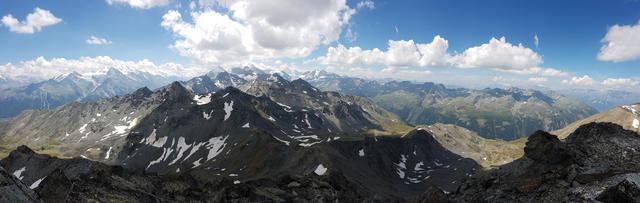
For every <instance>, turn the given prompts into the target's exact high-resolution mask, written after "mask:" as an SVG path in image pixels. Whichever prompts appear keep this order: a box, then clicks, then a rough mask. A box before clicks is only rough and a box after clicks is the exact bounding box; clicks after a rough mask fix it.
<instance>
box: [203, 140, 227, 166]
mask: <svg viewBox="0 0 640 203" xmlns="http://www.w3.org/2000/svg"><path fill="white" fill-rule="evenodd" d="M227 137H229V136H220V137H212V138H211V139H209V142H208V143H207V145H206V147H207V149H209V154H208V155H207V161H209V160H211V159H213V158H214V157H216V156H218V154H220V152H222V150H223V149H224V146H225V145H226V143H225V141H226V140H227Z"/></svg>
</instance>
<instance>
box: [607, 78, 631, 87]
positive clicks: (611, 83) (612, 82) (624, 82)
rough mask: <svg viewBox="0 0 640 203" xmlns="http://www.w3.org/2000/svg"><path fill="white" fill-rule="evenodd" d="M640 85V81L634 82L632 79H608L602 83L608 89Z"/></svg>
mask: <svg viewBox="0 0 640 203" xmlns="http://www.w3.org/2000/svg"><path fill="white" fill-rule="evenodd" d="M638 84H640V82H638V81H634V80H632V79H630V78H607V79H605V80H604V81H602V85H604V86H608V87H631V86H636V85H638Z"/></svg>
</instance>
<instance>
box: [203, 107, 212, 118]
mask: <svg viewBox="0 0 640 203" xmlns="http://www.w3.org/2000/svg"><path fill="white" fill-rule="evenodd" d="M212 115H213V109H212V110H211V112H209V113H208V114H207V112H204V111H203V112H202V117H204V119H207V120H209V119H211V116H212Z"/></svg>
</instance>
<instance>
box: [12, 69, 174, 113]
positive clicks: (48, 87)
mask: <svg viewBox="0 0 640 203" xmlns="http://www.w3.org/2000/svg"><path fill="white" fill-rule="evenodd" d="M177 79H178V78H175V77H164V76H159V75H154V74H150V73H147V72H122V71H120V70H118V69H116V68H110V69H107V70H105V71H104V72H103V73H97V74H84V75H82V74H79V73H77V72H72V73H68V74H63V75H60V76H57V77H55V78H52V79H49V80H46V81H42V82H38V83H33V84H29V85H27V86H21V87H12V88H5V89H0V106H2V107H3V108H0V118H8V117H13V116H15V115H18V114H19V113H20V112H22V111H23V110H26V109H54V108H57V107H59V106H61V105H63V104H66V103H69V102H71V101H81V102H82V101H94V100H96V99H100V98H108V97H112V96H116V95H123V94H128V93H131V92H133V91H134V90H136V89H138V88H141V87H149V88H158V87H161V86H164V85H166V84H168V83H170V82H172V81H174V80H177Z"/></svg>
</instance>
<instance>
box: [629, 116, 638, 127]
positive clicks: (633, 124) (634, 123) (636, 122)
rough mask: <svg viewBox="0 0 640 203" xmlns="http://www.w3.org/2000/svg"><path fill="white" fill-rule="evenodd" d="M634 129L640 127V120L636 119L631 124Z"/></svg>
mask: <svg viewBox="0 0 640 203" xmlns="http://www.w3.org/2000/svg"><path fill="white" fill-rule="evenodd" d="M631 125H632V126H633V127H634V128H638V126H639V125H640V122H639V121H638V119H636V118H634V119H633V123H632V124H631Z"/></svg>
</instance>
